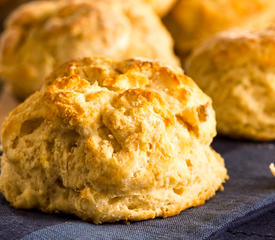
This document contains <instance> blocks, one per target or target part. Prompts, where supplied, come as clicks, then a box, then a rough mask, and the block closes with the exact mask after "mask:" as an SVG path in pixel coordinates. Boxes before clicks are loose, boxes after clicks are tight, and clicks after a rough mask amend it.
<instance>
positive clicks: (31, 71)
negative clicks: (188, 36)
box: [0, 0, 179, 99]
mask: <svg viewBox="0 0 275 240" xmlns="http://www.w3.org/2000/svg"><path fill="white" fill-rule="evenodd" d="M87 56H99V57H109V58H112V59H115V60H123V59H126V58H131V57H147V58H150V59H158V60H159V61H163V62H165V63H167V64H170V65H174V66H175V65H179V62H178V59H177V57H176V56H175V55H174V52H173V40H172V38H171V36H170V34H169V33H168V31H167V30H166V29H165V27H164V26H163V24H162V23H161V21H160V19H159V17H158V16H157V15H156V14H155V13H154V11H153V10H152V8H151V7H150V6H149V5H148V4H146V3H144V2H143V1H136V0H127V1H125V0H93V1H91V0H59V1H38V2H30V3H27V4H25V5H23V6H21V7H19V8H18V9H17V10H15V11H14V13H13V14H12V15H11V16H10V17H9V18H8V20H7V21H6V26H5V31H4V33H3V34H2V37H1V43H0V73H1V76H2V77H3V78H4V79H5V80H6V81H7V82H10V83H11V85H12V86H13V90H14V93H15V94H16V96H18V97H19V98H21V99H22V98H25V97H26V96H28V95H29V94H31V93H32V92H34V91H35V90H38V89H39V88H40V87H41V85H42V84H43V81H44V79H45V77H46V76H48V74H50V73H51V72H52V70H53V69H54V68H55V67H56V66H58V65H60V64H63V63H64V62H67V61H69V60H72V59H76V58H80V57H87Z"/></svg>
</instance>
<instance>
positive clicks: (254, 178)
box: [0, 138, 275, 240]
mask: <svg viewBox="0 0 275 240" xmlns="http://www.w3.org/2000/svg"><path fill="white" fill-rule="evenodd" d="M213 147H214V148H215V149H216V150H217V151H218V152H220V153H221V154H222V156H223V157H224V158H225V161H226V166H227V168H228V171H229V175H230V180H229V181H228V182H227V183H226V184H225V186H224V187H225V190H224V191H223V192H218V193H217V195H216V196H215V197H214V198H212V199H210V200H209V201H207V202H206V204H205V205H202V206H200V207H196V208H191V209H188V210H185V211H183V212H182V213H181V214H179V215H178V216H174V217H170V218H166V219H154V220H147V221H141V222H136V223H131V225H124V224H122V223H116V224H103V225H94V224H91V223H85V222H82V221H80V220H78V219H76V218H74V217H71V216H67V215H47V214H43V213H39V212H37V211H23V210H14V209H12V208H10V207H9V206H8V204H7V202H6V201H5V200H4V199H3V197H2V198H1V197H0V236H1V238H0V239H3V240H5V239H8V240H13V239H21V238H22V239H24V240H30V239H43V240H44V239H45V240H46V239H60V240H65V239H79V240H84V239H85V240H86V239H185V240H188V239H190V240H194V239H209V237H210V236H213V234H215V233H217V232H220V231H221V230H222V229H225V228H227V227H228V226H229V225H230V224H232V222H234V221H236V220H238V219H240V218H242V217H243V216H245V215H247V214H249V213H251V212H254V211H257V210H259V209H262V208H264V207H266V206H268V205H270V204H272V203H274V202H275V178H274V177H273V176H272V174H271V173H270V171H269V168H268V166H269V164H270V163H271V162H275V144H274V143H255V142H243V141H234V140H229V139H225V138H217V139H215V141H214V144H213Z"/></svg>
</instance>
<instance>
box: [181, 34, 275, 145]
mask: <svg viewBox="0 0 275 240" xmlns="http://www.w3.org/2000/svg"><path fill="white" fill-rule="evenodd" d="M274 56H275V31H274V30H272V29H268V30H264V31H258V32H251V31H238V32H224V33H221V34H219V35H217V36H215V37H213V38H211V39H209V40H207V41H206V42H204V43H203V44H202V45H201V46H200V47H199V48H198V49H196V50H195V51H194V53H193V54H192V55H191V57H190V58H189V59H188V61H187V63H186V71H187V74H188V75H190V76H191V77H192V78H193V79H194V80H195V81H196V82H197V83H198V85H199V86H200V87H201V88H202V90H203V91H205V92H206V93H207V94H208V95H209V96H210V97H211V98H212V99H213V106H214V109H215V110H216V115H217V127H218V130H219V131H220V132H221V133H223V134H225V135H229V136H232V137H240V138H248V139H255V140H273V139H275V106H274V102H275V71H274V69H275V58H274Z"/></svg>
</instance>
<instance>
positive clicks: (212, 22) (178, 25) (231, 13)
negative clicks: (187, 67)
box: [164, 0, 275, 61]
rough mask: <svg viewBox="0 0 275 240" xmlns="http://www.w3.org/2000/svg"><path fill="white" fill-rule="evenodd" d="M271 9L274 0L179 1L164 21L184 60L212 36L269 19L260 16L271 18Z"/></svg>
mask: <svg viewBox="0 0 275 240" xmlns="http://www.w3.org/2000/svg"><path fill="white" fill-rule="evenodd" d="M274 9H275V7H274V1H270V0H203V1H202V0H179V1H178V3H177V4H176V6H175V7H174V8H173V10H172V11H171V12H170V13H169V14H168V16H167V17H166V18H165V19H164V22H165V24H166V25H167V27H168V29H169V30H170V32H171V33H172V36H173V37H174V39H175V44H176V49H177V51H178V53H179V54H180V55H181V56H182V57H183V59H182V60H183V61H184V60H185V57H186V56H187V55H188V54H189V53H190V52H191V51H192V50H193V49H194V48H195V47H196V46H198V45H199V44H200V43H201V42H202V41H204V40H205V39H207V38H209V37H211V36H213V35H214V34H215V33H217V32H220V31H222V30H226V29H229V28H232V27H241V26H246V27H248V26H247V25H249V27H252V26H253V27H254V25H258V26H261V25H262V24H265V21H270V20H271V19H270V18H269V17H263V16H262V15H268V16H271V15H272V16H274ZM269 13H270V14H269ZM258 21H259V22H258ZM251 22H253V23H251Z"/></svg>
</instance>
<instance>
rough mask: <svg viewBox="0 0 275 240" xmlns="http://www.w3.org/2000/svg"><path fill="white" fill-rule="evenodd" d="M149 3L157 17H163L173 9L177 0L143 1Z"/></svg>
mask: <svg viewBox="0 0 275 240" xmlns="http://www.w3.org/2000/svg"><path fill="white" fill-rule="evenodd" d="M144 1H145V2H147V3H149V4H150V5H151V6H152V7H153V9H154V10H155V12H156V13H157V14H158V15H159V16H161V17H162V16H164V15H166V14H167V13H168V11H169V10H170V9H171V8H172V7H173V5H174V4H175V3H176V1H177V0H144Z"/></svg>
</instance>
